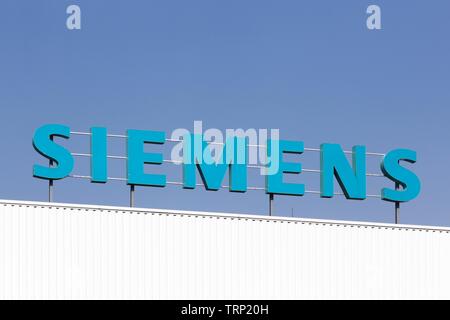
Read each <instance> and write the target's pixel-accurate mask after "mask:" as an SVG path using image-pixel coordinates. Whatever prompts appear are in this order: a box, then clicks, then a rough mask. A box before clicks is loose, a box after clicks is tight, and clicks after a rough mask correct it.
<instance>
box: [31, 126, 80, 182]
mask: <svg viewBox="0 0 450 320" xmlns="http://www.w3.org/2000/svg"><path fill="white" fill-rule="evenodd" d="M54 137H61V138H65V139H69V138H70V128H69V127H66V126H62V125H57V124H49V125H45V126H43V127H40V128H39V129H37V130H36V132H35V134H34V138H33V146H34V149H36V151H37V152H39V153H40V154H41V155H42V156H44V157H46V158H47V159H49V160H51V161H54V162H56V164H57V166H56V167H50V168H49V167H43V166H40V165H34V166H33V176H34V177H36V178H40V179H47V180H59V179H64V178H66V177H67V176H68V175H70V173H71V172H72V170H73V157H72V155H71V154H70V152H69V151H68V150H67V149H66V148H64V147H62V146H60V145H58V144H56V143H54V142H53V138H54Z"/></svg>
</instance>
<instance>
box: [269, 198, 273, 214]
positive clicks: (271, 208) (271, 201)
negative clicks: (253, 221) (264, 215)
mask: <svg viewBox="0 0 450 320" xmlns="http://www.w3.org/2000/svg"><path fill="white" fill-rule="evenodd" d="M272 213H273V193H269V216H272Z"/></svg>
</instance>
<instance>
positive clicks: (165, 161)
mask: <svg viewBox="0 0 450 320" xmlns="http://www.w3.org/2000/svg"><path fill="white" fill-rule="evenodd" d="M72 155H73V156H74V157H88V158H89V157H92V155H91V154H89V153H72ZM107 158H108V159H117V160H127V159H128V158H127V157H124V156H107ZM163 162H164V163H172V164H177V165H181V164H183V161H177V160H167V159H166V160H163ZM247 168H250V169H265V168H267V167H266V166H261V165H247ZM302 172H307V173H321V170H318V169H302ZM366 176H367V177H384V175H383V174H381V173H366Z"/></svg>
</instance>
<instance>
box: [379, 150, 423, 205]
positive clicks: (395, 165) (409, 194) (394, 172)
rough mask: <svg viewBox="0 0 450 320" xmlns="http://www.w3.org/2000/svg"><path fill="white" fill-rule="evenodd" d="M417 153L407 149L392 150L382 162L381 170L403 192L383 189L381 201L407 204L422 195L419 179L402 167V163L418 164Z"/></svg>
mask: <svg viewBox="0 0 450 320" xmlns="http://www.w3.org/2000/svg"><path fill="white" fill-rule="evenodd" d="M416 157H417V154H416V152H415V151H412V150H407V149H397V150H392V151H391V152H389V153H388V154H387V155H385V156H384V158H383V161H382V162H381V170H382V171H383V173H384V175H385V176H386V177H388V178H389V179H391V180H392V181H394V182H396V183H398V184H400V185H401V186H402V187H403V190H392V189H388V188H383V189H382V190H381V199H383V200H386V201H393V202H406V201H410V200H412V199H414V198H416V197H417V196H418V195H419V193H420V180H419V178H418V177H417V176H416V175H415V174H414V173H412V172H411V171H409V170H408V169H406V168H403V167H402V166H400V161H401V160H403V161H407V162H410V163H415V162H416Z"/></svg>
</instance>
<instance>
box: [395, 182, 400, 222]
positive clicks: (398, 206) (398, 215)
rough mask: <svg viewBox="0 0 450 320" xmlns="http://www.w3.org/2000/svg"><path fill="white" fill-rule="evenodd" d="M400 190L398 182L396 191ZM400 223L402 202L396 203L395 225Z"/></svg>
mask: <svg viewBox="0 0 450 320" xmlns="http://www.w3.org/2000/svg"><path fill="white" fill-rule="evenodd" d="M399 189H400V184H399V183H398V182H396V183H395V190H399ZM399 223H400V202H398V201H396V202H395V224H399Z"/></svg>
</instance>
